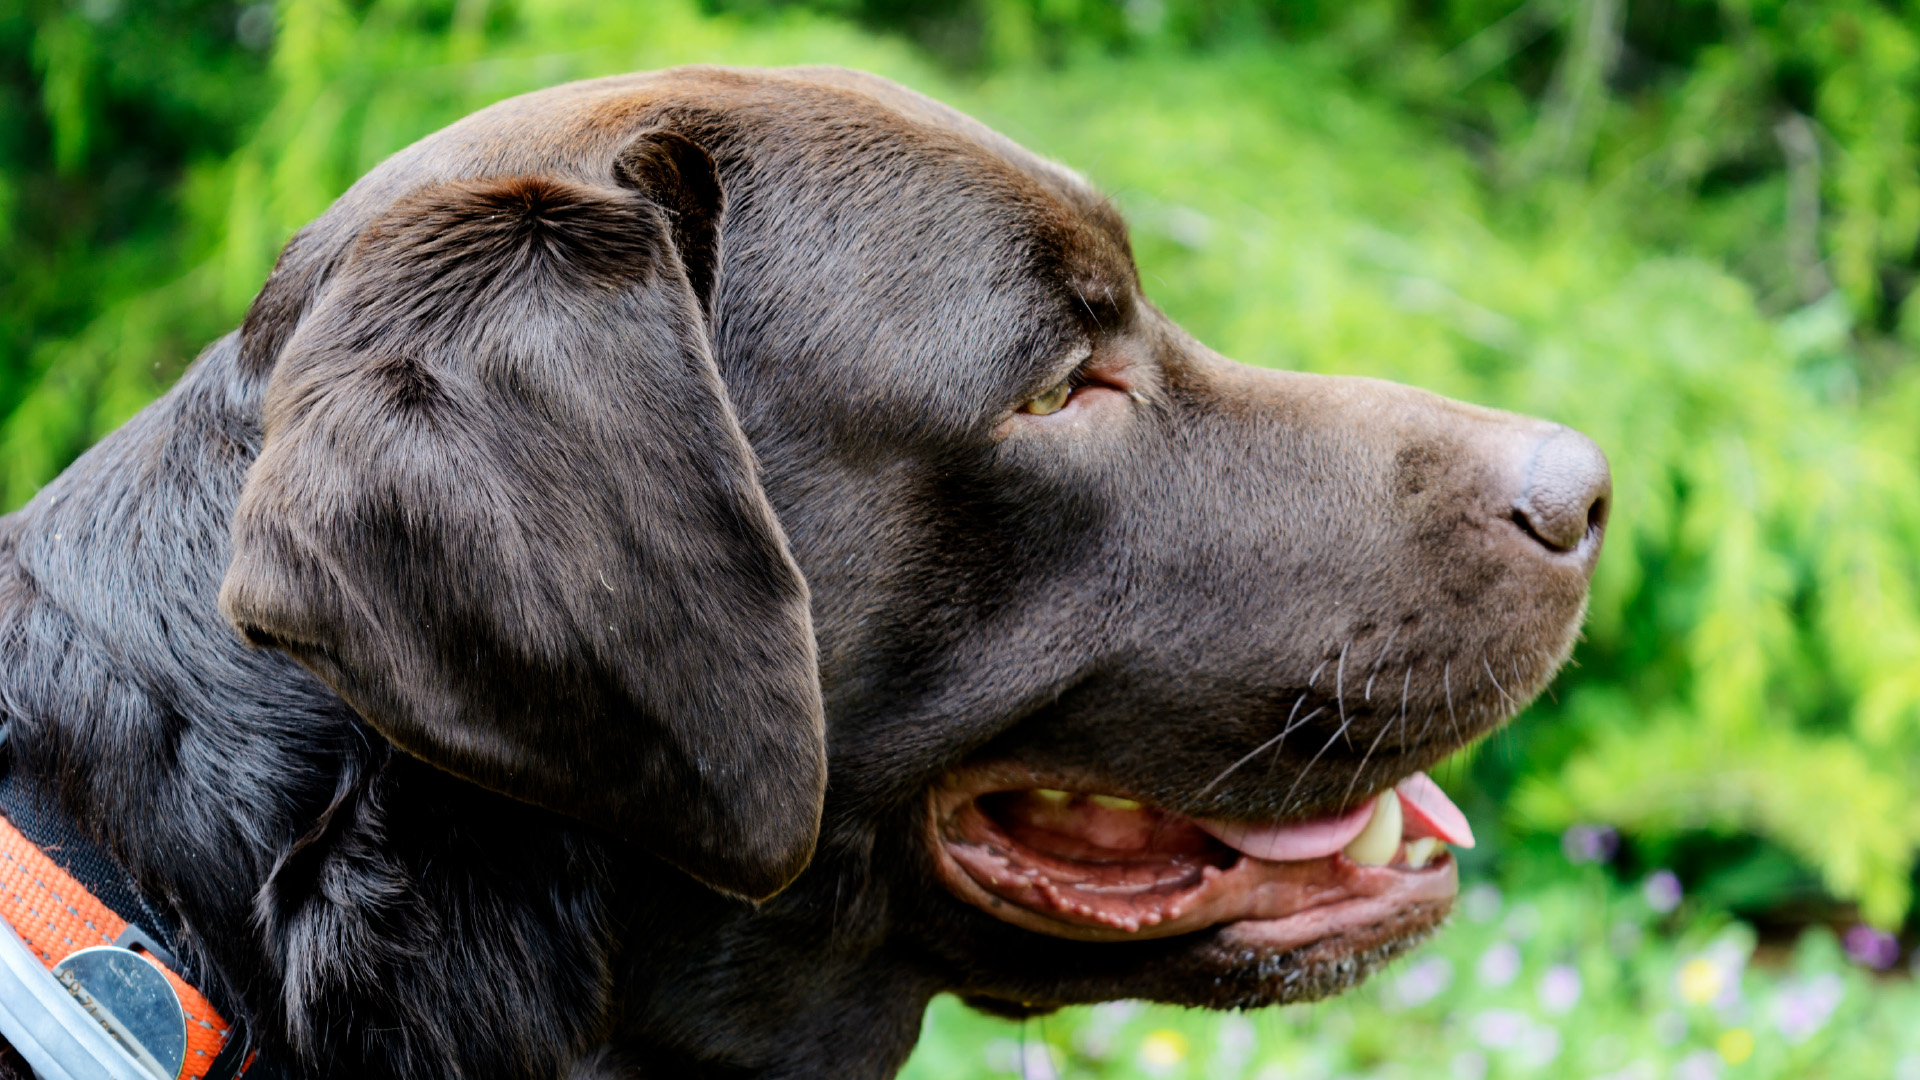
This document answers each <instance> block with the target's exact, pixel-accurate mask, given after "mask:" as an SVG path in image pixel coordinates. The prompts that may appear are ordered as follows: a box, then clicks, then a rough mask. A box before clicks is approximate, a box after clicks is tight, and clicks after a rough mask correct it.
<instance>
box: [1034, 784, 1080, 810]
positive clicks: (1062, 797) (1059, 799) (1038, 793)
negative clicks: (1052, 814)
mask: <svg viewBox="0 0 1920 1080" xmlns="http://www.w3.org/2000/svg"><path fill="white" fill-rule="evenodd" d="M1033 794H1034V796H1035V797H1036V798H1038V799H1039V800H1040V801H1041V802H1046V803H1052V804H1053V805H1055V806H1062V805H1065V803H1066V801H1067V800H1068V799H1071V798H1073V793H1072V792H1069V791H1061V790H1060V789H1059V788H1050V787H1037V788H1034V789H1033Z"/></svg>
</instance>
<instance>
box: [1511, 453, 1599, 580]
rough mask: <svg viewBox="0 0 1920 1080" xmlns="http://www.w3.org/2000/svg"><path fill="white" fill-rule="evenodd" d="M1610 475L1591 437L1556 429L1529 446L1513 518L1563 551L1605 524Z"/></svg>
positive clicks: (1549, 546) (1551, 547)
mask: <svg viewBox="0 0 1920 1080" xmlns="http://www.w3.org/2000/svg"><path fill="white" fill-rule="evenodd" d="M1612 495H1613V474H1612V471H1611V470H1610V469H1608V467H1607V456H1606V455H1605V454H1603V453H1601V452H1600V448H1599V447H1598V446H1596V445H1594V442H1593V440H1592V439H1589V438H1587V437H1586V436H1585V435H1582V434H1580V433H1579V432H1577V431H1574V430H1572V429H1571V428H1560V429H1558V430H1556V431H1555V432H1554V433H1553V434H1551V435H1549V436H1547V437H1546V438H1544V439H1542V440H1540V442H1538V443H1536V444H1535V446H1534V452H1533V458H1532V460H1531V461H1530V462H1529V463H1528V468H1527V483H1526V488H1525V491H1524V493H1523V494H1522V495H1521V497H1520V498H1519V499H1517V500H1515V502H1514V504H1513V522H1514V524H1516V525H1518V526H1519V527H1520V529H1521V531H1523V532H1525V533H1526V534H1527V535H1528V536H1531V537H1533V538H1534V539H1535V540H1537V541H1539V542H1540V544H1541V545H1542V546H1543V547H1546V548H1547V549H1549V550H1551V551H1555V552H1567V551H1572V550H1573V549H1575V548H1577V547H1579V546H1580V543H1581V541H1583V540H1585V539H1586V538H1587V537H1588V536H1589V535H1591V534H1594V533H1597V532H1598V531H1599V530H1600V529H1602V528H1604V527H1605V525H1606V523H1607V510H1608V504H1609V503H1610V502H1611V501H1612Z"/></svg>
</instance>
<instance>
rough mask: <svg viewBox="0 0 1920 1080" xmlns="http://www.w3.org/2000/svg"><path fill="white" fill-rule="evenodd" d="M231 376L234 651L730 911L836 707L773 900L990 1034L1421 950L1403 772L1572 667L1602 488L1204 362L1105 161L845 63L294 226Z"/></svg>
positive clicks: (1388, 399) (577, 94)
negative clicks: (962, 1001) (249, 438)
mask: <svg viewBox="0 0 1920 1080" xmlns="http://www.w3.org/2000/svg"><path fill="white" fill-rule="evenodd" d="M708 162H710V163H711V164H710V165H708V164H705V163H708ZM723 205H724V212H722V210H721V207H722V206H723ZM246 347H247V349H248V356H249V358H250V362H252V363H253V364H255V365H257V366H258V367H260V368H261V369H263V370H264V369H266V368H267V367H269V366H271V368H272V372H273V374H272V391H271V395H270V401H269V410H268V428H267V440H266V449H265V452H264V453H263V454H262V456H261V459H260V461H259V463H258V464H257V465H256V466H255V467H254V472H253V474H252V476H251V479H250V481H249V487H248V491H247V494H246V498H245V500H244V501H243V504H242V506H241V510H240V514H239V517H238V519H237V521H236V526H235V537H236V548H237V554H236V560H235V563H234V569H233V571H232V573H230V575H229V578H228V583H227V590H226V593H225V594H224V595H225V601H226V604H227V610H228V611H229V612H230V613H231V615H232V617H233V618H234V620H235V621H236V622H237V623H238V624H239V625H241V626H242V627H243V628H246V629H247V630H248V632H249V633H251V634H253V635H255V636H256V637H257V638H258V639H259V640H262V641H265V642H270V643H272V644H276V645H279V646H281V647H283V648H288V649H289V650H291V651H293V652H294V653H295V655H296V656H299V657H300V658H301V659H302V660H303V661H305V662H307V663H308V664H309V665H310V666H312V667H313V668H314V669H315V670H316V671H318V672H320V673H321V674H322V675H323V677H326V678H327V679H328V680H329V681H330V682H331V683H332V684H333V685H334V686H335V687H336V688H337V689H339V690H340V691H341V693H342V694H343V696H345V697H346V698H347V699H348V700H349V701H351V702H352V703H354V704H355V706H356V707H357V708H359V709H360V710H361V712H362V713H363V714H364V715H365V716H366V717H367V718H368V720H369V721H370V722H371V723H372V724H374V726H376V727H378V728H379V729H380V730H381V731H383V732H385V733H387V734H388V735H389V736H390V737H391V738H393V739H394V741H395V742H396V743H397V744H399V745H400V746H402V747H404V748H406V749H408V750H410V751H412V752H414V753H416V754H419V755H420V756H422V757H425V758H427V759H428V760H430V761H434V762H436V763H438V764H441V765H442V766H443V767H446V768H448V769H451V770H453V771H455V772H458V773H461V774H462V775H465V776H469V777H471V778H472V779H474V780H476V781H478V782H480V783H483V784H487V785H489V786H493V787H496V788H498V789H500V790H503V791H506V792H508V793H509V794H513V795H517V796H519V797H521V798H525V799H528V800H531V801H534V802H538V803H542V804H543V805H548V806H551V807H554V808H555V809H559V810H561V811H563V812H567V813H572V814H575V815H576V816H579V817H582V818H584V819H585V820H588V821H592V822H595V823H598V824H604V825H608V826H610V827H612V828H614V829H615V831H616V832H619V833H620V834H621V835H625V836H630V837H633V838H634V839H636V840H639V841H640V842H642V843H651V845H652V846H653V847H654V848H655V850H657V851H660V852H662V853H663V854H664V855H665V856H666V857H667V858H668V859H669V860H670V861H677V862H679V863H680V865H682V866H685V867H687V868H689V869H691V870H693V871H694V872H695V873H696V875H700V876H704V877H706V878H707V879H708V880H713V881H718V882H721V883H723V884H725V883H728V882H729V881H731V882H732V883H733V884H734V885H735V886H736V887H737V888H738V890H739V891H743V892H748V893H761V892H765V891H768V889H767V888H766V886H767V885H768V884H770V883H773V882H775V881H776V880H777V879H780V878H782V877H783V876H784V875H786V874H788V873H790V872H791V870H792V869H793V868H794V864H793V863H792V861H791V860H790V858H788V857H787V856H789V855H790V854H791V853H792V852H794V851H797V850H800V848H799V846H798V845H797V844H796V843H794V842H793V838H794V837H796V836H798V835H799V834H800V833H801V832H803V831H804V828H795V827H794V826H795V823H802V825H804V824H805V823H806V822H807V821H808V810H809V807H810V805H811V804H810V803H809V802H808V799H809V797H810V796H811V794H812V793H813V792H815V791H817V783H818V772H817V766H816V763H815V761H814V759H813V758H811V757H810V756H809V751H808V748H809V746H810V745H811V744H810V743H809V742H808V737H809V735H810V733H811V732H812V731H813V728H812V727H811V726H810V725H811V724H812V722H813V718H814V717H815V716H816V715H817V714H816V713H815V712H814V709H815V708H816V705H815V701H814V698H813V697H812V694H813V693H814V690H815V686H814V683H813V682H812V681H811V680H812V676H813V674H814V673H815V672H816V671H817V675H818V692H819V694H820V695H821V697H820V700H821V702H823V704H824V715H825V717H826V722H827V738H828V746H829V760H830V763H831V777H832V783H831V790H830V793H829V796H828V799H827V803H826V825H825V832H824V833H823V842H822V846H821V849H820V854H819V856H818V857H817V858H816V859H815V861H814V864H813V866H812V868H811V869H810V870H809V871H808V872H807V873H806V874H805V875H803V877H802V878H801V880H800V884H799V886H797V887H796V888H794V889H792V890H790V891H789V892H788V893H787V894H785V895H783V896H782V897H781V898H780V899H779V900H777V901H775V907H774V909H772V910H771V911H770V912H769V913H768V917H774V916H776V915H777V916H779V917H783V918H788V919H798V920H802V921H805V920H809V919H811V920H813V921H815V922H820V923H822V924H826V923H833V922H835V920H839V922H840V923H842V924H843V923H845V922H846V921H847V919H846V918H845V917H843V916H842V915H840V914H838V913H840V912H843V911H845V910H851V909H854V908H857V909H858V910H861V911H867V912H875V911H884V913H885V914H884V915H883V916H875V917H874V918H873V919H870V920H867V922H866V923H865V924H863V925H861V926H859V927H856V928H854V929H852V930H847V931H846V932H847V933H854V934H856V935H861V936H863V939H864V940H870V941H883V940H884V941H888V942H894V943H905V944H906V945H907V946H908V947H910V948H911V949H912V950H913V951H915V953H916V954H917V955H920V956H923V957H926V958H928V959H926V960H925V961H924V963H925V964H928V965H931V966H932V967H933V968H935V969H937V971H938V974H937V976H936V981H938V982H939V983H940V985H941V987H942V988H945V989H953V990H957V991H960V992H963V993H966V994H969V995H971V996H972V997H973V998H974V999H975V1000H976V1001H978V1002H980V1003H982V1004H985V1005H987V1006H988V1007H995V1008H1003V1009H1005V1010H1010V1011H1019V1010H1022V1009H1030V1008H1034V1007H1045V1006H1050V1005H1055V1004H1062V1003H1067V1002H1077V1001H1092V1000H1102V999H1108V998H1113V997H1121V996H1125V997H1151V998H1156V999H1159V1000H1165V1001H1173V1002H1183V1003H1192V1004H1202V1005H1212V1006H1248V1005H1256V1004H1265V1003H1272V1002H1280V1001H1289V1000H1298V999H1303V998H1307V997H1312V996H1317V995H1320V994H1325V993H1328V992H1332V991H1334V990H1337V989H1339V988H1341V987H1343V986H1345V985H1348V984H1350V983H1351V982H1352V981H1354V980H1355V979H1356V978H1358V977H1359V976H1360V975H1361V974H1364V971H1365V970H1366V968H1367V967H1368V962H1369V961H1372V960H1376V959H1378V958H1381V957H1384V956H1388V955H1391V954H1393V953H1394V952H1396V951H1397V950H1399V949H1401V948H1404V947H1405V945H1406V944H1407V943H1408V942H1410V941H1413V940H1415V939H1417V938H1418V937H1419V936H1421V935H1422V934H1423V933H1425V932H1426V931H1427V930H1428V929H1430V928H1431V927H1432V926H1433V925H1435V923H1436V922H1437V921H1438V920H1439V919H1440V918H1441V917H1442V916H1443V915H1444V913H1445V911H1446V909H1447V907H1448V905H1449V903H1450V898H1451V896H1452V894H1453V892H1454V889H1455V875H1454V868H1453V864H1452V862H1451V860H1450V859H1449V858H1448V857H1447V856H1446V855H1445V853H1444V850H1443V849H1438V844H1437V841H1440V840H1456V841H1457V840H1464V839H1466V835H1465V834H1464V832H1463V830H1464V822H1462V821H1459V820H1457V812H1451V807H1450V804H1447V803H1446V802H1445V798H1444V796H1437V794H1436V793H1437V789H1435V788H1433V787H1432V786H1431V784H1430V783H1428V782H1425V781H1424V777H1423V776H1422V775H1421V773H1420V770H1422V769H1423V768H1425V767H1427V766H1428V765H1430V764H1432V763H1433V762H1435V761H1437V760H1439V759H1440V758H1442V757H1444V756H1445V755H1446V754H1448V753H1449V752H1451V751H1453V750H1455V749H1457V748H1459V747H1460V746H1462V745H1463V744H1465V743H1466V742H1467V741H1469V740H1471V739H1472V738H1474V737H1475V736H1477V735H1479V734H1481V733H1484V732H1485V731H1487V730H1489V729H1490V728H1491V727H1492V726H1494V725H1496V724H1498V723H1500V722H1501V721H1502V720H1504V719H1505V718H1506V717H1508V716H1510V715H1512V714H1513V713H1514V712H1515V711H1516V710H1517V709H1518V708H1519V707H1520V706H1521V705H1522V704H1524V703H1525V702H1526V701H1527V700H1529V699H1530V698H1531V697H1532V695H1534V694H1535V693H1537V692H1538V691H1539V690H1540V689H1541V688H1542V687H1543V686H1544V685H1545V683H1546V681H1547V680H1548V679H1549V678H1550V677H1551V675H1552V673H1553V672H1554V670H1555V669H1556V668H1557V667H1558V665H1559V664H1560V663H1561V662H1562V661H1563V660H1564V659H1565V657H1566V655H1567V653H1568V650H1569V649H1570V648H1571V644H1572V642H1573V640H1574V637H1575V634H1576V632H1577V628H1578V625H1579V622H1580V619H1581V615H1582V612H1583V609H1584V604H1585V598H1586V592H1587V581H1588V577H1589V575H1590V573H1591V571H1592V568H1593V565H1594V561H1595V559H1596V557H1597V555H1598V552H1599V548H1600V543H1601V536H1602V531H1603V528H1604V524H1605V518H1606V509H1607V503H1608V499H1609V495H1610V492H1609V486H1608V478H1607V469H1606V464H1605V460H1604V458H1603V457H1602V456H1601V455H1600V454H1599V452H1598V450H1597V449H1595V448H1594V447H1593V445H1592V444H1591V443H1590V442H1589V441H1587V440H1586V439H1585V438H1584V437H1583V436H1580V435H1578V434H1577V433H1574V432H1572V431H1569V430H1567V429H1565V428H1562V427H1559V426H1557V425H1554V424H1550V423H1545V422H1541V421H1535V420H1530V419H1525V418H1522V417H1517V416H1513V415H1509V414H1506V413H1500V412H1495V411H1492V410H1488V409H1482V408H1476V407H1473V406H1468V405H1463V404H1459V403H1456V402H1451V401H1447V400H1444V399H1442V398H1438V397H1435V396H1433V395H1431V394H1427V393H1424V392H1421V391H1418V390H1413V389H1409V388H1406V387H1400V386H1395V385H1392V384H1388V383H1382V382H1376V381H1371V380H1364V379H1341V378H1328V377H1318V376H1309V375H1304V374H1298V373H1289V372H1279V371H1263V370H1255V369H1250V368H1247V367H1244V366H1241V365H1238V364H1235V363H1233V362H1231V361H1229V360H1227V359H1225V358H1223V357H1220V356H1218V355H1217V354H1215V353H1213V352H1211V351H1209V350H1208V349H1206V348H1205V347H1204V346H1202V345H1201V344H1200V343H1198V342H1197V341H1195V340H1193V339H1192V338H1191V337H1189V336H1188V335H1187V334H1185V333H1184V332H1183V331H1181V329H1180V328H1179V327H1178V326H1176V325H1174V324H1173V323H1172V322H1171V321H1169V320H1168V319H1167V318H1166V317H1165V316H1164V315H1163V314H1161V313H1160V312H1159V311H1158V310H1157V309H1155V308H1154V307H1153V305H1152V304H1151V303H1150V302H1149V300H1148V299H1147V297H1146V296H1145V294H1144V293H1143V291H1142V289H1141V286H1140V281H1139V278H1138V275H1137V273H1136V271H1135V268H1134V265H1133V261H1132V257H1131V253H1130V249H1129V244H1128V238H1127V232H1126V228H1125V225H1124V223H1123V222H1122V220H1121V219H1120V217H1119V216H1118V215H1117V214H1116V213H1115V212H1114V210H1113V209H1112V208H1111V207H1110V206H1109V205H1108V204H1107V203H1106V202H1105V201H1104V200H1103V199H1102V198H1101V197H1100V196H1099V195H1098V194H1097V193H1096V192H1094V191H1093V190H1092V189H1091V188H1090V187H1089V186H1088V185H1087V184H1086V183H1085V182H1084V181H1082V180H1081V179H1080V178H1079V177H1077V176H1076V175H1074V174H1073V173H1071V172H1070V171H1068V170H1066V169H1064V168H1061V167H1060V166H1057V165H1054V164H1052V163H1049V162H1046V161H1044V160H1042V159H1039V158H1037V157H1035V156H1033V155H1031V154H1029V153H1027V152H1026V151H1024V150H1022V149H1021V148H1019V147H1018V146H1016V145H1014V144H1012V143H1011V142H1009V141H1007V140H1005V139H1004V138H1001V137H1000V136H998V135H995V134H994V133H993V132H991V131H989V130H987V129H986V128H984V127H982V126H981V125H979V124H977V123H975V122H973V121H971V120H969V119H967V118H965V117H963V116H961V115H959V114H957V113H955V112H953V111H951V110H948V109H946V108H944V107H942V106H940V105H937V104H935V103H933V102H930V101H928V100H926V99H924V98H921V97H918V96H916V95H913V94H911V93H909V92H907V91H904V90H901V89H899V88H898V87H895V86H892V85H891V84H888V83H885V82H883V81H880V80H877V79H872V78H870V77H866V76H861V75H858V74H854V73H848V72H838V71H794V72H774V73H751V72H734V71H723V70H712V69H688V70H683V71H678V72H671V73H665V74H662V75H656V76H644V77H636V78H630V79H617V80H603V81H601V82H596V83H585V84H578V85H575V86H570V87H563V88H560V89H557V90H554V91H548V92H546V93H543V94H538V95H533V96H531V97H528V98H523V99H517V100H515V101H513V102H508V103H505V104H502V105H500V106H496V107H495V108H493V109H490V110H487V111H485V112H483V113H480V114H477V115H476V116H474V117H472V118H469V119H468V120H467V121H463V122H462V123H461V124H459V125H456V126H455V127H453V128H451V129H448V131H446V132H443V133H442V134H440V135H438V136H436V137H434V138H432V139H429V140H427V141H425V142H423V143H421V144H419V145H417V146H415V147H413V148H411V149H409V150H407V151H405V152H403V153H402V154H400V155H397V156H396V157H395V158H394V159H392V160H390V161H389V162H388V163H387V164H385V165H383V166H382V167H381V168H380V169H379V170H377V171H376V172H375V173H373V174H371V175H370V176H369V177H367V178H366V179H365V180H363V181H362V182H361V183H360V184H359V185H358V186H356V188H355V189H354V191H353V192H352V193H350V194H349V195H348V196H347V197H345V198H344V199H343V200H342V201H341V202H340V203H339V204H338V205H337V206H336V207H335V209H334V210H333V211H332V212H330V213H329V214H328V215H327V216H326V217H325V218H322V219H321V220H320V221H319V222H317V223H316V224H315V225H314V226H312V227H311V228H310V229H309V230H307V231H306V232H305V233H303V234H302V235H301V236H300V237H299V238H297V239H296V240H295V241H294V243H293V244H291V245H290V246H289V249H288V252H287V254H286V255H285V256H284V257H283V259H282V262H281V265H280V266H279V268H278V269H277V270H276V272H275V276H274V279H273V281H272V282H271V283H270V284H269V287H268V289H267V291H266V292H265V293H264V294H263V296H262V298H261V300H260V302H259V303H258V304H257V305H256V307H255V311H254V314H253V316H252V317H251V318H250V320H249V324H248V328H247V345H246ZM748 446H751V454H749V452H748V450H747V447H748ZM756 460H757V465H758V471H757V472H756V471H755V464H756ZM789 553H790V555H791V557H790V558H789ZM802 577H804V580H805V582H806V585H805V588H804V589H803V587H802V586H801V583H800V582H801V580H802ZM809 610H810V614H811V625H810V626H809V623H808V619H807V616H808V612H809ZM603 627H604V628H605V629H602V628H603ZM809 634H811V637H809V636H808V635H809ZM662 762H668V763H670V764H662ZM756 785H759V786H758V787H756ZM687 805H692V806H695V807H702V808H711V809H707V810H703V811H702V812H701V813H699V814H697V815H694V816H690V817H684V818H674V817H673V815H674V814H676V813H679V812H680V811H681V810H682V808H683V807H684V806H687ZM1450 812H1451V815H1452V816H1450ZM707 836H711V837H718V839H708V838H704V837H707ZM663 838H664V839H663ZM1421 841H1425V843H1421ZM741 845H744V847H745V850H746V851H747V852H748V855H746V856H737V855H735V854H733V852H735V851H736V850H737V849H738V848H740V846H741ZM730 860H731V861H730ZM743 860H744V861H745V862H748V863H752V864H753V868H752V869H749V870H744V871H743V869H742V867H741V866H740V865H737V864H738V863H739V862H741V861H743ZM768 868H772V869H768ZM743 874H744V876H742V875H743ZM848 890H851V891H852V892H853V893H858V894H860V895H861V896H863V897H865V898H866V901H863V902H862V903H861V904H856V903H854V901H852V900H848V901H847V902H846V903H845V904H843V903H842V900H841V898H842V896H843V894H846V893H847V892H848ZM875 897H881V898H883V899H884V903H877V902H867V901H872V900H873V899H874V898H875ZM852 921H854V922H860V921H861V920H860V919H859V918H856V919H853V920H852ZM836 925H838V924H836Z"/></svg>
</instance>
